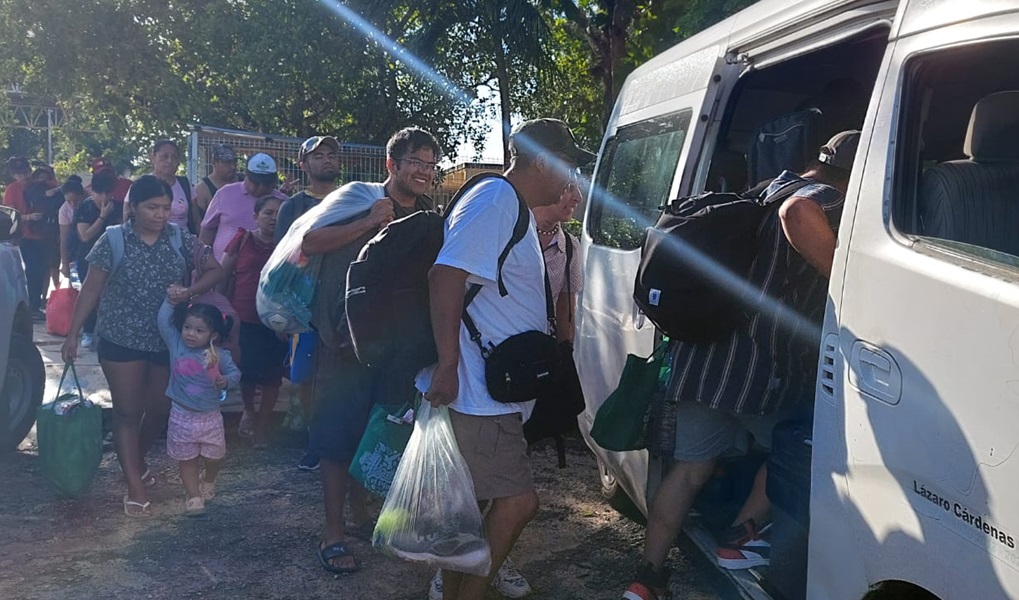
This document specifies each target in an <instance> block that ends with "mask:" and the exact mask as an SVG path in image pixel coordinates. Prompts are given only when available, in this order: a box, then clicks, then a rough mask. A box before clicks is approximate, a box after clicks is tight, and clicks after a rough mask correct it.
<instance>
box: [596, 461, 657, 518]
mask: <svg viewBox="0 0 1019 600" xmlns="http://www.w3.org/2000/svg"><path fill="white" fill-rule="evenodd" d="M597 461H598V481H599V483H601V495H602V497H603V498H605V500H607V501H608V503H609V506H611V507H612V508H613V509H614V510H615V511H616V512H618V513H619V514H621V515H623V516H624V517H626V518H627V519H630V520H631V521H634V522H636V523H641V524H644V523H646V522H647V519H645V518H644V515H643V514H641V512H640V509H639V508H637V505H636V504H635V503H634V502H633V500H631V499H630V496H629V495H627V493H626V490H624V489H623V486H621V485H619V480H617V479H616V475H615V474H614V473H613V472H612V471H611V470H610V469H609V468H608V465H606V464H605V463H604V462H602V459H601V458H597Z"/></svg>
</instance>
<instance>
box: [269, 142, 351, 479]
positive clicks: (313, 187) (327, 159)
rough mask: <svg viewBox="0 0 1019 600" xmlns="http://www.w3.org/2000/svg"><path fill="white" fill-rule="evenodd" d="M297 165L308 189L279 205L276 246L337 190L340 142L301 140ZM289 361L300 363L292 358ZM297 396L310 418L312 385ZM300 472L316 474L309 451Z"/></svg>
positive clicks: (306, 339) (308, 337)
mask: <svg viewBox="0 0 1019 600" xmlns="http://www.w3.org/2000/svg"><path fill="white" fill-rule="evenodd" d="M297 162H298V164H300V166H301V170H302V171H304V174H305V175H307V177H308V186H307V187H305V188H304V189H303V190H301V191H300V192H297V193H296V194H294V195H293V196H291V197H290V199H288V200H287V201H286V202H284V203H283V205H282V206H280V210H279V213H278V214H277V215H276V243H277V244H278V243H280V241H281V240H282V239H283V236H285V235H286V234H287V231H288V230H289V229H290V226H291V225H293V223H294V221H296V220H297V219H299V218H300V217H301V216H302V215H304V213H306V212H308V211H309V210H311V209H312V208H315V207H316V206H318V204H319V203H320V202H322V199H323V198H325V197H326V196H327V195H329V193H331V192H332V191H333V190H335V189H336V188H337V185H336V180H337V178H338V177H339V176H340V142H339V141H338V140H337V139H336V138H334V137H332V136H329V135H313V136H311V137H310V138H308V139H306V140H304V143H302V144H301V147H300V149H299V150H298V151H297ZM314 338H315V333H314V332H308V333H302V334H298V338H297V344H296V348H297V350H295V354H302V353H303V351H302V349H303V348H305V347H306V346H307V345H308V344H310V345H311V346H312V347H314V344H315V339H314ZM292 360H296V361H300V360H303V359H302V358H300V357H299V356H295V357H293V358H292ZM299 385H300V387H299V390H298V396H299V397H300V399H301V409H302V411H303V412H304V415H305V417H306V418H310V416H311V382H310V381H303V382H301V383H300V384H299ZM297 468H298V469H300V470H302V471H317V470H318V469H319V458H318V456H317V455H316V454H315V453H314V452H311V451H310V450H309V451H307V452H305V453H304V456H302V457H301V460H300V461H298V463H297Z"/></svg>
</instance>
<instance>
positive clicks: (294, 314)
mask: <svg viewBox="0 0 1019 600" xmlns="http://www.w3.org/2000/svg"><path fill="white" fill-rule="evenodd" d="M385 195H386V188H385V186H384V185H383V184H381V183H362V182H359V181H355V182H352V183H348V184H347V185H345V186H343V187H341V188H340V189H338V190H335V191H333V192H332V193H330V194H329V195H328V196H326V197H325V198H324V199H323V200H322V202H321V203H320V204H319V205H318V206H316V207H315V208H312V209H311V210H309V211H308V212H306V213H304V214H303V215H302V216H301V217H300V218H299V219H297V220H296V221H294V223H293V225H291V226H290V229H289V230H288V231H287V233H286V235H284V236H283V239H281V240H280V243H279V244H276V248H275V249H274V250H273V251H272V255H271V256H270V257H269V260H268V261H267V262H266V263H265V266H264V267H262V273H261V275H260V277H259V279H258V291H257V293H256V294H255V306H256V307H257V309H258V318H260V319H261V320H262V322H263V323H265V325H266V327H269V328H270V329H272V330H273V331H275V332H276V333H284V334H291V333H302V332H305V331H310V330H311V301H312V299H313V298H314V297H315V284H316V282H317V280H318V269H319V266H320V264H321V262H322V257H321V256H305V255H304V253H303V252H301V245H302V244H303V243H304V236H305V235H306V234H307V233H308V232H309V231H313V230H315V229H320V228H322V227H328V226H329V225H335V224H336V223H340V222H343V221H347V220H350V219H352V218H354V217H356V216H357V215H359V214H361V213H365V212H367V211H369V210H371V207H372V205H373V204H375V202H376V201H377V200H380V199H382V198H384V197H385Z"/></svg>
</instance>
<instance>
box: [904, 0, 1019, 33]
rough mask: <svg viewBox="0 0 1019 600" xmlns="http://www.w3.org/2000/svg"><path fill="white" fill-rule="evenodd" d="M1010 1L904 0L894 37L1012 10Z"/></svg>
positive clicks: (1014, 6)
mask: <svg viewBox="0 0 1019 600" xmlns="http://www.w3.org/2000/svg"><path fill="white" fill-rule="evenodd" d="M1015 9H1016V5H1015V2H1014V1H1012V0H967V1H966V2H960V1H959V0H908V1H907V0H904V1H903V2H901V4H900V6H899V16H898V18H897V19H896V21H897V23H898V27H897V28H896V29H895V31H894V35H895V37H902V36H907V35H913V34H916V33H920V32H923V31H930V30H932V29H937V28H943V27H946V26H948V25H954V24H958V23H967V22H972V21H976V20H977V19H981V18H983V17H989V16H991V15H998V14H1008V13H1011V12H1015Z"/></svg>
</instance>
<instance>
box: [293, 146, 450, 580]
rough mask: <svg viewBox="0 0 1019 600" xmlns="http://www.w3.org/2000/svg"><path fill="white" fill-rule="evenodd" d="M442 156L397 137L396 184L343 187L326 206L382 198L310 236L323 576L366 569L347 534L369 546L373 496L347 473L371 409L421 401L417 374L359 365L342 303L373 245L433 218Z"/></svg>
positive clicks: (392, 159)
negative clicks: (316, 259) (402, 221)
mask: <svg viewBox="0 0 1019 600" xmlns="http://www.w3.org/2000/svg"><path fill="white" fill-rule="evenodd" d="M441 154H442V152H441V149H440V148H439V144H438V142H437V141H436V140H435V137H434V136H432V134H430V133H428V132H427V131H424V130H423V129H418V128H416V127H410V128H407V129H401V130H400V131H398V132H396V134H394V135H393V137H392V138H390V139H389V143H388V144H387V145H386V170H387V172H388V174H389V176H388V177H387V178H386V180H385V182H383V183H381V184H379V183H362V184H352V185H348V186H344V187H342V188H340V189H338V190H336V191H335V192H333V193H332V194H329V196H327V197H326V198H325V199H324V200H323V201H322V202H323V204H327V205H329V204H332V203H338V204H342V203H343V202H345V201H348V199H349V198H350V197H351V196H352V195H353V193H354V192H352V191H351V190H352V189H355V187H356V189H358V190H361V191H362V192H364V193H370V194H373V196H372V197H374V198H377V200H376V201H375V202H374V204H372V205H371V208H370V209H369V210H367V211H365V212H363V213H361V214H360V215H358V216H355V217H354V218H353V219H350V220H347V221H342V222H339V223H336V224H335V225H330V226H326V227H322V228H319V229H314V230H312V231H309V232H308V233H307V234H305V236H304V242H303V244H302V246H301V249H302V251H303V252H304V254H305V255H306V256H315V255H320V256H321V257H322V262H321V266H320V268H319V276H318V283H317V285H316V287H315V298H314V299H313V300H312V305H311V322H312V324H313V325H314V326H315V329H316V330H317V332H318V336H319V337H318V343H317V345H316V347H315V358H314V362H315V369H314V374H313V375H312V378H313V384H312V385H313V392H312V396H313V400H312V411H311V419H310V421H309V428H308V430H309V435H308V451H309V452H312V453H314V454H316V455H317V456H319V457H320V459H321V460H320V465H321V471H322V488H323V491H324V497H325V517H326V518H325V530H324V532H323V535H322V540H321V543H320V544H319V547H318V557H319V562H320V563H321V564H322V566H323V568H325V569H326V570H327V571H329V572H332V573H352V572H354V571H356V570H358V569H359V565H358V563H357V561H356V560H355V558H354V554H353V553H352V552H351V551H350V549H349V547H348V546H347V545H346V543H345V539H346V535H347V534H348V533H349V534H351V535H355V536H357V537H361V538H364V539H370V538H371V534H372V529H373V524H372V523H371V518H370V517H369V515H368V511H367V509H366V506H365V494H366V492H365V491H364V489H363V488H361V487H360V486H359V485H356V484H353V482H352V480H351V478H350V475H349V472H348V471H349V468H350V461H351V460H353V458H354V454H355V452H356V451H357V446H358V444H359V443H360V442H361V437H362V436H363V435H364V431H365V427H366V426H367V423H368V415H369V413H370V411H371V408H372V406H373V405H374V404H376V403H377V404H384V405H394V406H399V405H400V404H402V403H404V402H411V401H413V399H414V393H415V392H414V373H413V372H410V371H408V370H406V369H401V368H399V366H398V365H394V364H390V365H387V366H386V367H382V368H379V369H370V370H369V369H368V368H367V367H364V366H362V365H361V363H360V362H358V360H357V357H356V356H355V355H354V352H353V350H352V349H351V347H350V336H349V331H347V325H346V322H345V320H344V319H343V309H342V304H340V305H339V306H338V302H337V299H338V298H339V299H342V298H343V297H344V293H345V291H346V279H347V269H348V267H349V266H350V263H351V262H352V261H353V260H355V259H356V258H357V255H358V253H359V252H360V250H361V247H362V246H364V244H365V243H366V242H367V241H368V240H370V239H371V238H373V237H374V236H375V234H377V233H378V232H379V230H380V229H382V228H383V227H385V226H386V225H387V224H389V222H390V221H393V220H394V219H399V218H402V217H406V216H409V215H411V214H412V213H415V212H417V211H420V210H433V204H432V200H431V198H429V197H428V196H427V195H426V193H427V192H428V191H429V190H430V189H431V188H432V185H433V182H434V179H435V171H436V168H437V167H436V163H437V161H438V160H439V158H440V156H441ZM352 186H353V187H352ZM348 491H350V492H351V511H352V513H353V514H352V515H351V523H352V525H353V528H352V529H351V531H349V532H348V531H347V527H346V521H345V519H344V502H345V499H346V497H347V492H348Z"/></svg>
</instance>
